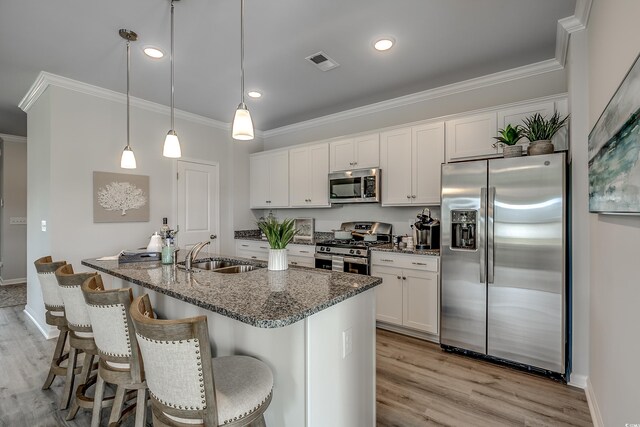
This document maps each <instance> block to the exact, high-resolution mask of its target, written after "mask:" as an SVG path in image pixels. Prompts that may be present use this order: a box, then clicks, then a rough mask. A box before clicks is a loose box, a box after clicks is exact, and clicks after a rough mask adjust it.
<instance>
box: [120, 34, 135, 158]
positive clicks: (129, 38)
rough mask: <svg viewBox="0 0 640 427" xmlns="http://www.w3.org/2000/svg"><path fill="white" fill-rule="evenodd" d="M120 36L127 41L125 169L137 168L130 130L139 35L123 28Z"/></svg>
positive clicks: (123, 156)
mask: <svg viewBox="0 0 640 427" xmlns="http://www.w3.org/2000/svg"><path fill="white" fill-rule="evenodd" d="M119 34H120V37H122V38H123V39H125V40H126V41H127V146H126V147H124V150H123V151H122V157H121V158H120V167H121V168H123V169H135V168H136V156H135V155H134V154H133V150H132V149H131V144H130V135H129V134H130V132H129V116H130V113H129V110H130V102H129V74H130V71H131V46H130V44H131V42H132V41H136V40H138V35H137V34H136V33H134V32H133V31H131V30H125V29H121V30H120V31H119Z"/></svg>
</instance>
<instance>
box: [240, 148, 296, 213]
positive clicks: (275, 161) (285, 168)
mask: <svg viewBox="0 0 640 427" xmlns="http://www.w3.org/2000/svg"><path fill="white" fill-rule="evenodd" d="M249 165H250V171H249V173H250V183H251V188H250V200H251V208H283V207H288V206H289V152H288V151H276V152H264V153H259V154H253V155H251V159H250V163H249Z"/></svg>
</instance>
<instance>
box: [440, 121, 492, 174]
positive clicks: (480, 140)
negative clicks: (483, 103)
mask: <svg viewBox="0 0 640 427" xmlns="http://www.w3.org/2000/svg"><path fill="white" fill-rule="evenodd" d="M497 125H498V120H497V113H496V112H490V113H482V114H474V115H471V116H466V117H461V118H459V119H455V120H449V121H447V149H446V153H447V162H451V161H456V160H467V159H474V158H486V157H496V156H498V149H497V148H494V147H493V143H494V142H496V140H495V139H493V137H494V136H497V134H498V126H497Z"/></svg>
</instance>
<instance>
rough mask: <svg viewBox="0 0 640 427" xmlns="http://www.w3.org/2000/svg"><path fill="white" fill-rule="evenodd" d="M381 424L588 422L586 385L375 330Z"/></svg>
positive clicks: (571, 423)
mask: <svg viewBox="0 0 640 427" xmlns="http://www.w3.org/2000/svg"><path fill="white" fill-rule="evenodd" d="M377 353H378V354H377V359H376V363H377V417H378V426H402V427H406V426H431V425H444V426H474V427H475V426H491V427H497V426H591V425H592V423H591V416H590V414H589V408H588V405H587V400H586V397H585V394H584V391H583V390H580V389H577V388H573V387H570V386H567V385H564V384H560V383H558V382H555V381H553V380H549V379H546V378H541V377H538V376H535V375H531V374H528V373H524V372H520V371H516V370H514V369H511V368H507V367H503V366H497V365H494V364H491V363H488V362H484V361H479V360H475V359H470V358H467V357H463V356H460V355H456V354H450V353H445V352H443V351H442V350H440V346H439V345H437V344H433V343H428V342H425V341H422V340H418V339H415V338H409V337H404V336H401V335H398V334H395V333H393V332H387V331H382V330H378V333H377Z"/></svg>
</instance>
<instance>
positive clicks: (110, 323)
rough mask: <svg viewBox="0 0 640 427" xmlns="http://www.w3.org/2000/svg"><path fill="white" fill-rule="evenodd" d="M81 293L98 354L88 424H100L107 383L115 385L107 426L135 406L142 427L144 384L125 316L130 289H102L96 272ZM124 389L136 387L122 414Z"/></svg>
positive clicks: (118, 420)
mask: <svg viewBox="0 0 640 427" xmlns="http://www.w3.org/2000/svg"><path fill="white" fill-rule="evenodd" d="M82 293H83V294H84V299H85V301H86V303H87V310H88V312H89V317H90V318H91V326H92V328H93V337H94V340H95V342H96V346H97V347H98V353H99V357H100V359H99V362H98V363H99V368H98V379H97V383H96V392H95V396H94V402H93V415H92V417H91V426H92V427H97V426H99V425H100V419H101V409H102V398H103V395H104V386H105V383H109V384H115V385H116V386H117V388H116V394H115V399H114V401H113V408H112V410H111V416H110V417H109V425H111V424H112V423H120V421H122V420H123V419H124V418H126V417H127V416H128V415H130V414H131V412H130V410H131V409H133V408H134V407H135V409H136V412H135V414H136V422H135V426H136V427H143V426H144V425H145V423H146V415H147V384H146V383H145V381H144V373H143V369H142V364H141V360H142V359H141V356H140V350H139V349H138V345H137V343H136V341H135V338H133V339H132V337H131V336H130V332H129V331H131V332H133V330H134V329H133V323H131V317H130V315H129V307H130V306H131V301H132V300H133V293H132V291H131V288H122V289H109V290H105V289H104V284H103V283H102V277H101V276H100V275H99V274H98V275H96V276H91V277H89V278H88V279H87V280H85V281H84V283H83V284H82ZM132 341H133V345H131V342H132ZM128 390H137V393H138V395H137V399H136V404H135V405H133V406H131V407H130V408H128V409H127V410H126V411H125V413H122V406H123V404H124V400H125V395H126V393H127V391H128Z"/></svg>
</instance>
